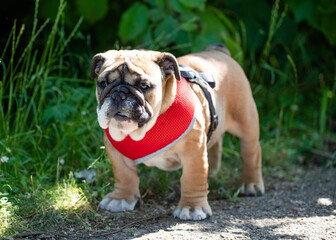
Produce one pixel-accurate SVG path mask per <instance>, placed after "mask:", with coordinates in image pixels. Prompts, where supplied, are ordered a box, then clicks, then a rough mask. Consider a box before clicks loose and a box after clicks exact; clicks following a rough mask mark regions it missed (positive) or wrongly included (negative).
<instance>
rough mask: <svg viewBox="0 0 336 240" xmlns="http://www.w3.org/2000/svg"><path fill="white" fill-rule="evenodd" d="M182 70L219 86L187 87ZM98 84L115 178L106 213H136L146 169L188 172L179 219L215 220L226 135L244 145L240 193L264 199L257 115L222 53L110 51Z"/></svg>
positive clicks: (97, 65)
mask: <svg viewBox="0 0 336 240" xmlns="http://www.w3.org/2000/svg"><path fill="white" fill-rule="evenodd" d="M181 65H183V66H188V67H190V68H192V69H193V70H194V71H195V72H196V73H208V74H211V76H212V78H213V79H214V80H215V84H216V86H215V87H214V88H211V87H209V86H208V85H207V84H206V83H205V82H204V81H198V84H197V83H195V81H192V82H190V81H186V79H185V78H184V77H183V76H181V73H180V68H181V67H180V66H181ZM96 77H97V87H96V97H97V102H98V106H97V115H98V122H99V125H100V127H101V128H102V129H104V142H105V149H106V153H107V155H108V157H109V159H110V161H111V164H112V169H113V174H114V178H115V183H114V190H113V191H112V192H110V193H108V194H107V195H106V196H105V197H104V198H103V199H102V201H101V202H100V207H101V208H102V209H106V210H109V211H112V212H121V211H128V210H133V209H134V207H135V205H136V203H137V202H138V200H139V198H140V192H139V181H140V180H139V177H138V174H137V164H139V163H142V164H145V165H147V166H156V167H158V168H160V169H163V170H167V171H172V170H176V169H179V168H182V176H181V179H180V182H181V198H180V200H179V204H178V206H177V208H176V210H175V211H174V213H173V215H174V217H176V218H180V219H182V220H202V219H205V218H207V217H208V216H211V215H212V211H211V208H210V206H209V203H208V199H207V195H208V182H207V179H208V175H209V174H215V173H217V171H218V170H219V168H220V165H221V157H222V139H223V137H224V133H225V132H229V133H231V134H233V135H235V136H237V137H238V138H239V139H240V153H241V158H242V178H241V188H240V193H241V194H244V195H248V196H255V195H261V194H263V193H264V183H263V177H262V154H261V148H260V143H259V117H258V111H257V108H256V104H255V101H254V99H253V96H252V92H251V87H250V84H249V81H248V79H247V77H246V75H245V74H244V71H243V70H242V68H241V67H240V65H239V64H238V63H237V62H236V61H235V60H233V59H232V58H231V56H230V53H229V51H228V49H227V48H225V47H224V46H223V45H219V44H214V45H210V46H209V47H208V48H206V49H205V50H204V51H202V52H196V53H191V54H188V55H185V56H182V57H179V58H175V56H174V55H172V54H171V53H167V52H157V51H149V50H120V51H117V50H110V51H106V52H104V53H99V54H97V55H95V56H94V57H93V59H92V62H91V78H92V79H95V78H96ZM197 78H198V76H196V80H197ZM202 88H205V89H206V90H207V92H208V95H210V96H211V99H210V101H209V97H208V98H207V97H206V94H205V91H204V90H203V89H202ZM210 102H211V103H210ZM210 104H211V105H212V106H213V108H214V110H212V111H211V107H210ZM214 111H215V113H213V112H214ZM214 117H216V120H217V121H218V125H217V127H216V128H214V127H213V121H214V119H213V118H214ZM210 132H211V134H209V133H210Z"/></svg>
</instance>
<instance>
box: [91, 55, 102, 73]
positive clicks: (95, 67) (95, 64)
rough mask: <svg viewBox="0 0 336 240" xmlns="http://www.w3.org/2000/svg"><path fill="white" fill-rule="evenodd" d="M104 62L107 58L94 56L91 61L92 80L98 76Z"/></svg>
mask: <svg viewBox="0 0 336 240" xmlns="http://www.w3.org/2000/svg"><path fill="white" fill-rule="evenodd" d="M104 62H105V58H104V57H103V54H101V53H98V54H96V55H94V56H93V58H92V60H91V80H93V79H94V78H95V77H96V76H98V74H99V72H100V69H101V67H102V66H103V64H104Z"/></svg>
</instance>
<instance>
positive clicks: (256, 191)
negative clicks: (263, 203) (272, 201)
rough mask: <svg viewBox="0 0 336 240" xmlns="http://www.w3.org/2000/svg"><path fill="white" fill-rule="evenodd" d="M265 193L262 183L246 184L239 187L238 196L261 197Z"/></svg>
mask: <svg viewBox="0 0 336 240" xmlns="http://www.w3.org/2000/svg"><path fill="white" fill-rule="evenodd" d="M264 193H265V187H264V183H263V182H261V183H259V184H257V183H247V184H243V185H242V186H241V187H240V193H239V194H240V195H243V196H261V195H264Z"/></svg>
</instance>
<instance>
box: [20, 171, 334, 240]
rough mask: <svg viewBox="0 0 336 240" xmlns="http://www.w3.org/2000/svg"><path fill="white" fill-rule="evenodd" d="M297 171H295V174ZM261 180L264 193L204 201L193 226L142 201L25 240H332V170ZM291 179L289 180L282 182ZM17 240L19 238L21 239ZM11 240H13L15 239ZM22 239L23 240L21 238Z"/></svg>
mask: <svg viewBox="0 0 336 240" xmlns="http://www.w3.org/2000/svg"><path fill="white" fill-rule="evenodd" d="M299 172H300V171H299ZM299 172H298V171H297V172H295V173H293V174H287V173H286V174H287V177H285V178H283V177H274V176H268V177H267V176H266V178H265V183H266V190H267V193H266V194H265V195H264V196H262V197H255V198H239V199H238V200H239V201H236V202H230V201H225V200H213V201H210V205H211V207H212V211H213V216H212V217H211V218H209V219H206V220H203V221H198V222H193V221H181V220H178V219H174V218H173V217H172V214H171V213H172V212H173V209H174V205H176V203H174V204H170V203H167V202H160V203H158V202H156V201H153V202H150V200H148V199H147V200H146V204H143V205H142V206H141V207H140V208H139V207H137V208H136V210H135V211H133V212H126V213H119V214H116V213H109V212H107V211H103V210H98V213H99V214H100V215H101V216H102V217H103V221H102V218H101V217H99V220H98V219H97V220H96V221H95V220H94V219H92V224H91V226H90V227H89V228H91V230H90V231H89V232H88V230H87V229H88V228H87V227H86V228H85V229H86V230H85V229H83V227H80V226H77V225H76V226H59V227H60V228H59V229H49V231H48V232H43V233H41V232H36V233H34V235H33V234H32V233H30V234H29V235H28V236H25V237H28V239H92V240H98V239H99V240H101V239H178V240H186V239H211V240H215V239H336V169H332V170H322V169H315V170H309V171H308V170H307V171H304V172H303V173H299ZM290 176H295V178H293V180H288V179H289V178H290ZM21 237H23V236H21ZM15 239H17V238H15ZM25 239H26V238H25Z"/></svg>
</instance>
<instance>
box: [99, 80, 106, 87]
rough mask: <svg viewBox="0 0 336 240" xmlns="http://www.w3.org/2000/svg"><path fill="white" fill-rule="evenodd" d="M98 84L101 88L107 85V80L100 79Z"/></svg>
mask: <svg viewBox="0 0 336 240" xmlns="http://www.w3.org/2000/svg"><path fill="white" fill-rule="evenodd" d="M99 86H100V87H101V88H106V86H107V82H106V81H100V82H99Z"/></svg>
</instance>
